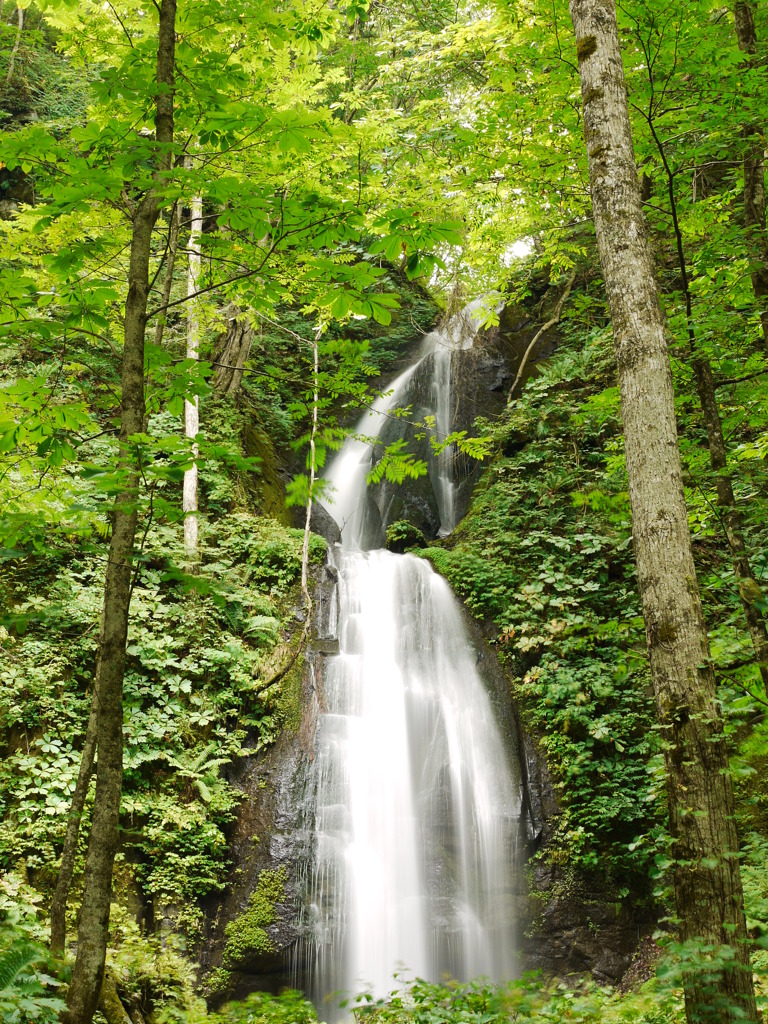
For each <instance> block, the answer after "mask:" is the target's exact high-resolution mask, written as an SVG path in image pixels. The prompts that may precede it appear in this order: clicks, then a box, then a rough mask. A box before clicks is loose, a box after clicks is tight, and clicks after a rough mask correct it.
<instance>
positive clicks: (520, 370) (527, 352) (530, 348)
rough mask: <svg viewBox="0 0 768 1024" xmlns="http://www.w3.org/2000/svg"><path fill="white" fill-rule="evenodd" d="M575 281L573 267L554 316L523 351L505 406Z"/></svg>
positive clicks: (561, 310) (556, 317)
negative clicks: (539, 341) (537, 344)
mask: <svg viewBox="0 0 768 1024" xmlns="http://www.w3.org/2000/svg"><path fill="white" fill-rule="evenodd" d="M575 280H576V268H575V267H574V269H573V270H572V272H571V276H570V277H569V278H568V282H567V284H566V286H565V291H564V292H563V294H562V295H561V296H560V298H559V299H558V302H557V305H556V306H555V312H554V315H553V317H552V319H551V320H548V321H547V322H546V323H545V324H544V326H543V327H540V328H539V330H538V331H537V332H536V334H535V335H534V336H533V341H532V342H531V343H530V345H529V346H528V348H527V349H526V350H525V355H524V356H523V358H522V360H521V362H520V366H519V367H518V369H517V376H516V377H515V382H514V384H513V385H512V387H511V388H510V389H509V394H508V395H507V405H509V403H510V402H511V401H512V395H513V393H514V390H515V388H516V387H517V385H518V384H519V382H520V378H521V377H522V375H523V370H524V369H525V364H526V363H527V362H528V356H529V355H530V354H531V352H533V348H534V346H535V344H536V342H537V341H538V340H539V338H540V337H541V336H542V334H544V332H545V331H548V330H549V329H550V327H554V326H555V324H556V323H558V322H559V320H560V315H561V313H562V312H563V306H564V305H565V301H566V299H567V298H568V296H569V295H570V294H571V288H572V287H573V282H574V281H575Z"/></svg>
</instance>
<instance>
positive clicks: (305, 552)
mask: <svg viewBox="0 0 768 1024" xmlns="http://www.w3.org/2000/svg"><path fill="white" fill-rule="evenodd" d="M322 333H323V325H322V323H321V324H320V326H319V327H318V328H317V330H316V331H315V336H314V338H313V339H312V356H313V361H314V378H313V383H314V395H313V401H312V432H311V433H310V435H309V496H308V497H307V518H306V521H305V523H304V544H303V546H302V550H301V592H302V594H303V595H304V602H305V604H306V608H307V622H309V620H310V617H311V615H312V598H311V597H310V595H309V586H308V584H307V575H308V571H309V532H310V526H311V524H312V492H313V491H314V488H315V437H316V436H317V407H318V405H319V403H320V393H319V392H320V384H319V379H320V357H319V349H318V343H319V341H320V336H321V334H322Z"/></svg>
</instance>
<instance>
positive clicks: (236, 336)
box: [213, 305, 253, 395]
mask: <svg viewBox="0 0 768 1024" xmlns="http://www.w3.org/2000/svg"><path fill="white" fill-rule="evenodd" d="M224 318H225V319H226V321H227V329H226V331H225V332H224V333H223V334H221V335H219V337H218V338H217V339H216V346H215V350H214V359H213V365H214V366H215V367H216V373H215V374H214V378H213V386H214V387H215V389H216V390H217V391H218V392H219V393H220V394H222V395H236V394H237V392H238V391H239V390H240V384H241V383H242V380H243V368H244V367H245V364H246V361H247V359H248V356H249V354H250V351H251V345H252V344H253V328H252V327H250V326H249V324H248V323H247V322H246V320H245V319H244V318H243V315H242V313H241V312H240V310H239V309H238V308H237V306H235V305H230V306H227V308H226V309H225V310H224Z"/></svg>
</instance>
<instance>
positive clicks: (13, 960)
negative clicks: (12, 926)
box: [0, 942, 42, 992]
mask: <svg viewBox="0 0 768 1024" xmlns="http://www.w3.org/2000/svg"><path fill="white" fill-rule="evenodd" d="M41 958H42V952H41V950H40V949H38V948H37V947H36V946H33V945H32V944H31V943H28V942H22V943H18V944H15V945H14V946H12V947H11V948H10V949H6V950H4V951H3V952H2V953H0V992H2V991H5V989H7V988H10V987H11V985H12V984H13V982H14V981H16V979H17V978H18V977H19V975H20V974H21V973H22V971H24V970H25V969H26V968H27V967H31V966H32V965H33V964H35V963H37V962H38V960H40V959H41Z"/></svg>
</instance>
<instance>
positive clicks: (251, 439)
mask: <svg viewBox="0 0 768 1024" xmlns="http://www.w3.org/2000/svg"><path fill="white" fill-rule="evenodd" d="M243 448H244V449H245V453H246V455H248V456H250V457H254V456H255V457H256V458H258V460H259V473H258V478H257V479H256V481H255V491H256V494H257V500H258V504H259V511H260V512H261V514H262V515H267V516H271V517H272V519H276V520H277V521H278V522H279V523H280V524H281V525H282V526H289V525H290V523H289V518H288V512H287V509H286V507H285V484H284V483H283V481H282V480H281V478H280V475H279V473H278V469H279V466H280V460H279V459H278V457H277V454H276V453H275V449H274V446H273V444H272V441H271V440H270V438H269V437H268V436H267V435H266V434H265V433H264V431H263V430H261V429H260V427H259V424H257V423H254V422H251V423H248V424H247V425H246V427H245V429H244V431H243Z"/></svg>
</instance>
